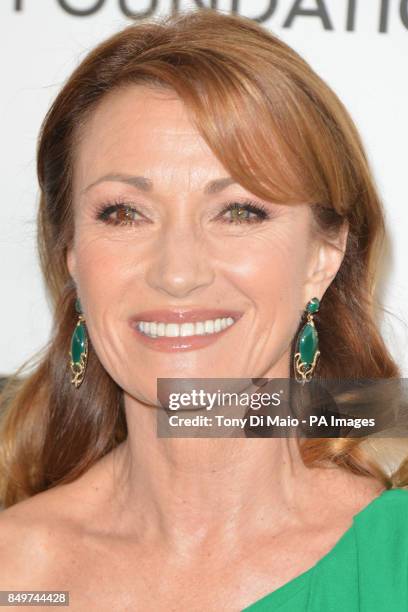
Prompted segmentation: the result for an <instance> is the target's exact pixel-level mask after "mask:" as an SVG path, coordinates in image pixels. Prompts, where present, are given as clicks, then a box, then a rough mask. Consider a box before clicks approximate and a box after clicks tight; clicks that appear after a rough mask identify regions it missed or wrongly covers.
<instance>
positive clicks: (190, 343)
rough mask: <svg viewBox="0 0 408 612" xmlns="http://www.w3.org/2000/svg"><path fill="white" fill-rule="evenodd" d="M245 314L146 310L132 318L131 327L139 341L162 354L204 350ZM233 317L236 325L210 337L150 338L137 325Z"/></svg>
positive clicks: (224, 309) (204, 309)
mask: <svg viewBox="0 0 408 612" xmlns="http://www.w3.org/2000/svg"><path fill="white" fill-rule="evenodd" d="M243 314H244V313H243V312H242V311H238V310H230V309H226V308H197V309H191V308H189V309H179V308H178V309H172V310H164V309H162V310H146V311H143V312H139V313H137V315H136V316H133V317H131V319H130V326H131V327H132V330H133V331H134V333H135V335H136V337H137V339H138V340H139V341H140V342H142V343H143V344H144V345H145V346H148V347H149V348H151V349H153V350H156V351H161V352H174V351H191V350H197V349H200V348H204V347H206V346H209V345H210V344H213V343H214V342H216V341H217V340H219V339H220V338H221V337H222V336H224V335H225V334H227V333H228V332H229V331H230V330H231V329H233V327H234V326H235V325H236V323H237V321H238V319H240V318H241V317H242V315H243ZM225 317H232V318H234V319H235V323H234V324H233V325H231V326H230V327H227V328H226V329H222V330H220V331H219V332H215V333H213V334H208V335H203V336H200V335H197V336H176V337H173V338H166V337H164V336H159V337H157V338H150V337H149V336H147V335H146V334H143V332H141V331H140V330H139V329H138V328H137V326H136V324H137V323H138V322H139V321H162V322H163V323H194V322H196V321H206V320H207V319H219V318H225Z"/></svg>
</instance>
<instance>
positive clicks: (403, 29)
mask: <svg viewBox="0 0 408 612" xmlns="http://www.w3.org/2000/svg"><path fill="white" fill-rule="evenodd" d="M200 5H201V6H212V7H213V8H217V9H218V10H221V11H223V12H232V11H236V12H238V13H240V14H242V15H245V16H247V17H251V18H253V19H259V20H260V21H262V23H263V24H264V25H265V26H266V27H267V28H269V29H271V30H272V31H273V32H275V33H276V34H278V36H280V37H281V38H282V39H284V40H285V41H286V42H287V43H289V44H290V45H291V46H292V47H294V48H295V49H296V50H297V51H299V52H300V53H301V54H302V55H303V56H304V57H305V59H307V60H308V61H309V62H310V63H311V65H312V66H313V67H314V69H315V70H316V71H317V72H318V73H319V74H320V75H321V76H322V77H323V78H324V79H325V80H326V81H327V82H328V83H329V85H330V86H331V87H332V88H333V89H334V90H335V91H336V93H337V94H338V95H339V96H340V98H341V99H342V100H343V102H344V103H345V104H346V106H347V107H348V109H349V111H350V113H351V115H352V117H353V119H354V120H355V122H356V124H357V126H358V127H359V129H360V132H361V134H362V137H363V141H364V143H365V145H366V149H367V153H368V156H369V159H370V162H371V165H372V168H373V172H374V176H375V178H376V181H377V185H378V187H379V189H380V193H381V195H382V198H383V202H384V206H385V209H386V222H387V227H388V231H389V239H390V244H389V252H388V253H387V255H386V257H385V261H384V274H383V281H382V283H381V285H380V291H379V294H378V298H379V301H380V303H381V304H382V305H384V306H385V307H386V309H387V310H388V311H389V314H387V315H386V316H385V318H384V319H383V321H382V329H383V333H384V335H385V337H386V340H387V342H388V344H389V347H390V349H391V352H392V354H393V355H394V357H395V358H397V359H398V361H399V362H400V363H401V364H402V367H403V373H404V376H405V375H406V374H407V373H408V357H407V355H406V351H405V347H406V346H407V341H408V281H407V280H406V279H407V274H406V272H405V270H404V263H405V261H406V260H407V255H408V240H407V236H408V212H407V206H408V202H407V172H408V168H407V154H406V145H407V141H408V123H407V109H408V79H407V60H408V0H241V1H239V0H224V1H222V0H219V1H218V2H217V0H201V1H199V0H196V1H195V2H183V1H182V0H153V1H149V0H1V3H0V41H1V42H0V44H1V97H0V128H1V139H0V160H1V187H2V188H1V206H0V275H1V285H0V286H1V298H2V299H1V300H0V315H1V333H0V338H1V340H0V347H1V350H0V375H1V374H8V373H10V372H12V371H13V370H14V369H15V368H17V367H18V366H19V365H20V364H21V363H22V362H23V361H24V360H26V359H27V358H28V357H30V356H31V355H32V354H33V353H34V352H35V351H37V350H38V349H39V348H41V347H42V346H43V345H44V343H45V342H47V340H48V337H49V332H50V326H51V317H50V311H49V307H48V303H47V299H46V294H45V290H44V286H43V282H42V279H41V275H40V270H39V265H38V260H37V253H36V247H35V231H36V228H35V215H36V210H37V202H38V186H37V181H36V176H35V148H36V138H37V134H38V130H39V127H40V123H41V120H42V118H43V117H44V115H45V113H46V111H47V109H48V107H49V105H50V103H51V101H52V100H53V98H54V97H55V95H56V94H57V92H58V90H59V89H60V88H61V85H62V83H63V82H64V80H65V79H66V78H67V77H68V75H69V74H70V72H71V71H72V70H73V68H74V67H75V66H76V65H77V64H78V62H79V61H80V60H81V59H82V58H83V57H84V55H85V54H86V53H87V51H88V50H90V49H91V48H92V47H93V46H94V45H95V44H96V43H98V42H99V41H100V40H102V39H103V38H105V37H106V36H108V35H109V34H111V33H113V32H115V31H117V30H118V29H120V28H122V27H123V26H125V25H127V24H128V23H130V22H131V20H132V19H140V18H143V13H144V14H145V15H146V16H151V17H154V16H159V15H164V14H168V13H169V12H171V11H177V10H183V9H187V8H191V7H199V6H200ZM131 13H133V15H132V16H131Z"/></svg>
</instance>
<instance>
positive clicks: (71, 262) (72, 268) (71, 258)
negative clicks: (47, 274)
mask: <svg viewBox="0 0 408 612" xmlns="http://www.w3.org/2000/svg"><path fill="white" fill-rule="evenodd" d="M66 264H67V268H68V272H69V273H70V275H71V277H72V279H73V280H74V282H75V284H76V258H75V253H74V249H73V247H69V248H68V249H67V255H66Z"/></svg>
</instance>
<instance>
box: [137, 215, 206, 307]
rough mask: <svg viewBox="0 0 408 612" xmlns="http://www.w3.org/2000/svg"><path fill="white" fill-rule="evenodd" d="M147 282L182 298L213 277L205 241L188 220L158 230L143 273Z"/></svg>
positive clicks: (157, 288) (175, 296) (169, 294)
mask: <svg viewBox="0 0 408 612" xmlns="http://www.w3.org/2000/svg"><path fill="white" fill-rule="evenodd" d="M146 280H147V283H148V284H149V285H150V287H152V288H153V289H155V290H156V291H160V292H162V293H165V294H166V295H168V296H171V297H174V298H184V297H187V296H189V295H190V294H191V293H193V292H195V291H197V290H199V289H200V288H201V289H202V288H205V287H207V286H209V285H211V283H212V282H213V280H214V269H213V266H212V261H211V257H210V256H209V253H208V251H207V249H206V245H205V240H204V238H203V236H202V235H201V234H200V232H199V231H197V230H195V229H194V227H193V224H192V223H189V222H188V220H185V221H184V222H183V221H180V222H179V223H178V224H177V227H176V226H175V224H172V225H171V227H167V228H166V229H165V230H163V232H162V233H161V236H160V238H159V240H158V242H157V243H156V245H155V248H154V253H153V256H152V260H151V262H150V265H149V267H148V270H147V273H146Z"/></svg>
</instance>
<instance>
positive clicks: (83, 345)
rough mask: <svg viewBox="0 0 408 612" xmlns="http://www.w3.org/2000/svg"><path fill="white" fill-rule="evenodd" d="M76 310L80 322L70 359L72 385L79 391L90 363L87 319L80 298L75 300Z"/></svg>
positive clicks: (72, 338)
mask: <svg viewBox="0 0 408 612" xmlns="http://www.w3.org/2000/svg"><path fill="white" fill-rule="evenodd" d="M75 310H76V312H77V313H78V321H77V324H76V326H75V329H74V332H73V334H72V337H71V350H70V352H69V359H70V367H71V373H72V378H71V383H72V384H73V385H74V386H75V388H76V389H78V387H79V386H80V384H81V383H82V381H83V379H84V376H85V369H86V364H87V361H88V334H87V333H86V328H85V318H84V316H83V314H82V308H81V303H80V301H79V299H78V298H77V299H76V300H75Z"/></svg>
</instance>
